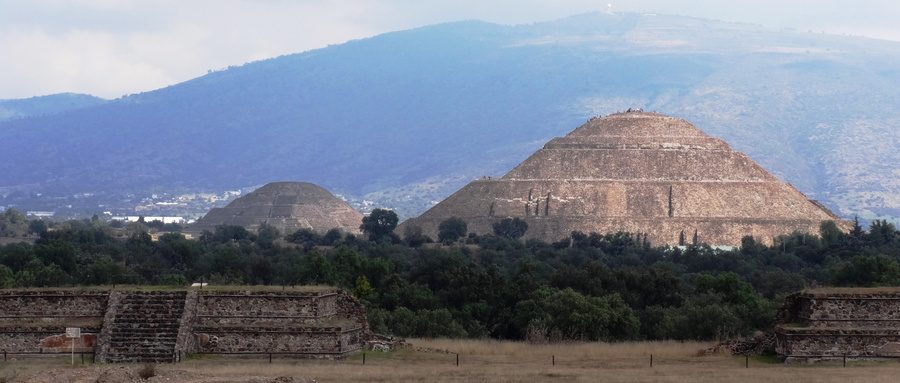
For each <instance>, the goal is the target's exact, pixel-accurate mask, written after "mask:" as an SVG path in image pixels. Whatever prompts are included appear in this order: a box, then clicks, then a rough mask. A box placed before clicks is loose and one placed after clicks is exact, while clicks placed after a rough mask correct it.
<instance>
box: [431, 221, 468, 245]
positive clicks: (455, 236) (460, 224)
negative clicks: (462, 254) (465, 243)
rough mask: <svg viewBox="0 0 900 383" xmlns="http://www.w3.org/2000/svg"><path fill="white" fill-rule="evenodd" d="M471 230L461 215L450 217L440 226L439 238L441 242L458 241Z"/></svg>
mask: <svg viewBox="0 0 900 383" xmlns="http://www.w3.org/2000/svg"><path fill="white" fill-rule="evenodd" d="M468 232H469V229H468V227H467V225H466V221H463V220H462V219H461V218H459V217H450V218H447V219H445V220H443V221H441V224H440V225H439V226H438V240H439V241H441V242H446V241H449V242H456V241H457V240H459V239H460V238H462V237H464V236H465V235H466V234H467V233H468Z"/></svg>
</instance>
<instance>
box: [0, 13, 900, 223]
mask: <svg viewBox="0 0 900 383" xmlns="http://www.w3.org/2000/svg"><path fill="white" fill-rule="evenodd" d="M898 80H900V43H895V42H888V41H881V40H874V39H867V38H860V37H847V36H835V35H826V34H815V33H803V32H797V31H794V30H776V29H767V28H763V27H759V26H754V25H747V24H733V23H725V22H720V21H712V20H704V19H696V18H688V17H679V16H665V15H643V14H605V13H591V14H584V15H577V16H573V17H569V18H564V19H560V20H556V21H552V22H545V23H536V24H531V25H517V26H502V25H495V24H490V23H485V22H480V21H464V22H456V23H447V24H440V25H433V26H427V27H422V28H417V29H413V30H407V31H400V32H393V33H387V34H383V35H379V36H376V37H372V38H367V39H362V40H355V41H350V42H347V43H345V44H340V45H333V46H329V47H327V48H322V49H316V50H312V51H307V52H303V53H298V54H292V55H286V56H281V57H277V58H272V59H268V60H262V61H258V62H253V63H247V64H244V65H241V66H233V67H229V68H228V69H226V70H222V71H216V72H212V73H210V74H207V75H205V76H202V77H199V78H196V79H193V80H190V81H186V82H183V83H180V84H176V85H172V86H169V87H166V88H163V89H159V90H155V91H152V92H144V93H141V94H136V95H129V96H126V97H122V98H119V99H116V100H111V101H102V100H99V99H90V100H87V99H86V100H85V103H84V104H82V105H83V106H82V107H78V108H59V109H51V108H47V109H46V110H47V111H46V112H21V113H22V116H27V118H8V119H4V120H2V121H0V142H2V145H3V148H4V150H0V188H5V189H4V190H12V189H15V187H16V186H17V185H32V187H34V185H39V186H38V187H39V189H40V190H45V191H46V192H47V193H52V192H54V191H65V192H92V191H99V190H119V191H134V192H138V191H146V190H210V191H215V190H231V189H238V188H243V187H248V186H252V185H262V184H265V183H268V182H272V181H305V182H312V183H315V184H317V185H320V186H322V187H324V188H326V189H328V190H330V191H332V192H334V193H338V194H341V195H343V196H345V197H346V198H348V199H351V200H354V201H363V200H367V201H370V202H371V204H369V205H370V206H383V207H388V208H392V209H395V210H396V211H397V212H398V213H399V214H400V215H401V217H404V218H406V217H411V216H415V215H418V214H419V213H421V212H423V211H424V210H425V209H427V208H428V207H429V206H431V205H433V204H434V203H436V202H437V201H440V200H441V199H443V198H444V197H446V196H448V195H449V194H451V193H452V192H454V191H455V190H457V189H458V188H460V187H461V186H462V185H464V184H465V183H467V182H468V181H470V180H471V179H474V178H480V177H481V176H484V175H493V176H501V175H503V174H504V173H505V172H507V171H508V170H510V169H512V167H513V166H515V165H516V164H517V163H519V162H521V161H522V160H524V159H525V158H526V157H527V156H528V155H530V154H531V153H533V152H534V151H535V150H537V149H539V148H540V147H541V146H542V145H543V144H544V143H545V142H546V141H548V140H549V139H551V138H553V137H555V136H562V135H565V134H566V133H567V132H569V131H571V130H573V129H575V128H576V127H578V126H580V125H581V124H583V123H584V122H585V121H586V120H587V119H588V118H590V117H592V116H596V115H604V114H607V113H612V112H615V111H616V110H625V109H627V108H629V107H632V108H643V109H644V110H648V111H649V110H656V111H659V112H660V113H663V114H667V115H670V116H675V117H682V118H685V119H686V120H688V121H689V122H691V123H693V124H694V125H696V126H697V127H698V128H700V129H701V130H703V131H705V132H706V133H708V134H710V135H712V136H716V137H721V138H723V139H724V140H726V141H727V142H728V143H730V144H731V145H732V146H733V147H734V148H735V149H736V150H740V151H743V152H745V153H747V154H748V155H750V157H752V158H753V159H754V160H756V161H757V162H759V163H760V164H761V165H762V166H764V167H765V168H766V169H768V170H769V171H771V172H772V173H773V174H775V175H776V176H778V177H779V178H781V179H782V180H785V181H787V182H790V183H792V184H793V185H794V186H795V187H797V188H798V189H799V190H800V191H802V192H803V193H805V194H806V195H807V196H808V197H810V198H813V199H817V200H819V201H820V202H822V203H823V204H824V205H825V206H827V207H829V208H831V209H832V210H834V211H835V212H836V213H838V214H840V215H842V216H844V217H852V216H854V215H859V216H860V217H863V218H864V219H876V218H886V219H895V218H897V217H900V197H898V196H900V177H897V174H900V150H898V148H900V139H898V137H900V134H898V131H897V130H898V129H897V126H900V124H898V122H900V81H898ZM52 97H56V96H52ZM29 100H34V99H29ZM27 101H28V100H6V101H0V111H2V110H6V109H4V108H8V107H7V106H6V105H8V103H11V102H23V103H25V104H28V102H27ZM88 101H90V102H88ZM91 102H93V104H90V103H91ZM88 104H90V105H88ZM19 108H20V109H18V110H26V109H27V108H23V107H19Z"/></svg>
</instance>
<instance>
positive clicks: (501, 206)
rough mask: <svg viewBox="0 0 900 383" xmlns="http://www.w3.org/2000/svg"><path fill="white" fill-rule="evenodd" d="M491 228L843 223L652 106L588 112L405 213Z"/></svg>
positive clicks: (714, 236)
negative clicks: (509, 221) (525, 153)
mask: <svg viewBox="0 0 900 383" xmlns="http://www.w3.org/2000/svg"><path fill="white" fill-rule="evenodd" d="M453 216H455V217H459V218H461V219H463V220H464V221H466V222H467V223H468V228H469V232H473V233H477V234H487V233H491V232H492V225H493V224H494V223H495V222H498V221H500V220H502V219H504V218H511V217H517V218H521V219H524V220H525V221H526V222H527V223H528V231H527V232H526V234H525V238H537V239H541V240H544V241H557V240H560V239H563V238H567V237H568V236H569V235H570V234H571V232H572V231H581V232H583V233H590V232H597V233H600V234H605V233H615V232H618V231H625V232H630V233H634V234H637V235H640V236H641V238H642V239H647V240H648V241H650V242H651V243H652V244H654V245H685V244H691V243H697V244H699V243H708V244H710V245H714V246H740V244H741V238H742V237H744V236H748V235H752V236H754V237H755V238H756V239H757V240H758V241H762V242H764V243H771V242H772V240H773V237H775V236H778V235H781V234H790V233H791V232H793V231H801V232H806V233H818V231H819V225H820V223H821V222H822V221H825V220H834V221H836V223H837V224H838V227H840V228H841V229H844V230H845V231H846V230H847V229H848V228H849V224H848V223H847V222H846V221H843V220H841V219H840V218H839V217H838V216H836V215H834V214H833V213H831V211H829V210H828V209H826V208H825V207H824V206H822V205H821V204H819V203H817V202H815V201H811V200H809V199H807V198H806V197H805V196H804V195H803V194H802V193H800V192H799V191H798V190H797V189H795V188H794V187H793V186H791V185H790V184H788V183H786V182H781V181H779V180H778V178H776V177H775V176H773V175H771V174H770V173H769V172H767V171H766V170H765V169H763V168H762V167H761V166H759V165H758V164H757V163H756V162H754V161H753V160H752V159H750V158H749V157H747V156H746V155H744V154H743V153H741V152H737V151H733V150H732V149H731V147H730V146H729V145H728V144H727V143H725V142H724V141H722V140H721V139H718V138H713V137H710V136H708V135H706V134H705V133H703V132H702V131H700V129H697V128H696V127H694V126H693V125H691V124H690V123H688V122H687V121H685V120H683V119H680V118H673V117H668V116H664V115H661V114H657V113H644V112H641V111H638V112H630V111H629V112H627V113H616V114H612V115H609V116H607V117H603V118H596V117H595V118H593V119H591V120H590V121H588V122H587V123H586V124H584V125H583V126H581V127H579V128H578V129H575V130H574V131H572V132H570V133H569V134H567V135H566V136H565V137H557V138H554V139H552V140H550V142H548V143H547V144H546V145H544V148H543V149H541V150H538V151H537V152H535V153H534V154H533V155H532V156H531V157H529V158H528V159H526V160H525V161H523V162H522V163H520V164H519V165H518V166H516V167H515V168H514V169H512V170H511V171H510V172H509V173H507V174H506V175H504V176H503V177H501V178H491V179H480V180H476V181H474V182H472V183H470V184H468V185H466V186H465V187H463V188H462V189H461V190H459V191H457V192H456V193H454V194H453V195H451V196H450V197H447V199H445V200H444V201H442V202H441V203H439V204H437V205H435V206H434V207H432V208H431V209H429V210H428V211H426V212H425V213H423V214H422V215H421V216H419V217H417V218H413V219H410V220H407V221H406V222H404V223H403V224H401V226H400V227H399V228H398V232H402V231H403V230H405V227H407V226H418V227H419V228H421V229H422V231H423V233H424V234H426V235H429V236H431V237H432V238H436V236H437V231H438V225H439V224H440V222H441V221H443V220H445V219H447V218H449V217H453Z"/></svg>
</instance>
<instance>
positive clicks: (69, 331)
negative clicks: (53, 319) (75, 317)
mask: <svg viewBox="0 0 900 383" xmlns="http://www.w3.org/2000/svg"><path fill="white" fill-rule="evenodd" d="M66 338H72V365H73V366H74V365H75V338H81V327H66Z"/></svg>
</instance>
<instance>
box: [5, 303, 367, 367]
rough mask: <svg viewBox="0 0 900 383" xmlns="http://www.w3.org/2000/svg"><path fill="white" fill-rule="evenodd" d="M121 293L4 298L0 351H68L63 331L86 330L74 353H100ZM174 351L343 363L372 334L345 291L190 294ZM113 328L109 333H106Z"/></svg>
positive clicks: (68, 347)
mask: <svg viewBox="0 0 900 383" xmlns="http://www.w3.org/2000/svg"><path fill="white" fill-rule="evenodd" d="M123 294H125V293H124V292H122V291H0V310H2V311H0V313H3V314H2V316H0V351H7V352H9V353H13V354H16V353H39V352H40V351H42V350H43V352H46V353H50V352H66V351H70V350H71V345H72V343H71V340H68V339H67V338H65V328H66V327H81V328H82V338H81V339H79V340H78V341H77V342H76V349H75V351H76V352H88V353H90V352H94V351H98V352H99V351H101V350H100V349H99V348H101V347H103V345H102V344H98V343H100V342H98V339H100V336H99V335H100V333H101V332H102V331H103V329H104V326H103V324H104V323H105V322H109V323H113V322H114V318H115V315H116V313H115V312H112V311H114V310H110V311H108V309H109V307H108V306H109V302H110V300H111V297H112V298H117V299H121V295H123ZM179 324H180V327H179V332H178V339H177V342H176V350H177V351H180V353H181V355H187V354H189V353H192V352H197V351H200V352H205V353H214V354H265V353H276V354H278V353H282V354H290V355H294V356H306V357H309V356H312V357H344V356H347V355H349V354H350V353H352V352H355V351H357V350H359V349H361V348H362V345H363V343H364V342H365V341H367V340H369V339H370V338H371V337H372V335H371V333H370V332H369V330H368V325H367V324H366V317H365V308H364V307H363V306H362V305H361V304H360V303H359V301H357V300H356V299H355V298H353V297H352V296H351V295H350V294H348V293H346V292H344V291H342V290H337V289H335V290H323V291H317V292H242V291H189V292H188V294H187V299H186V301H185V310H184V314H183V317H182V318H181V319H180V321H179ZM107 327H110V326H107Z"/></svg>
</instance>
